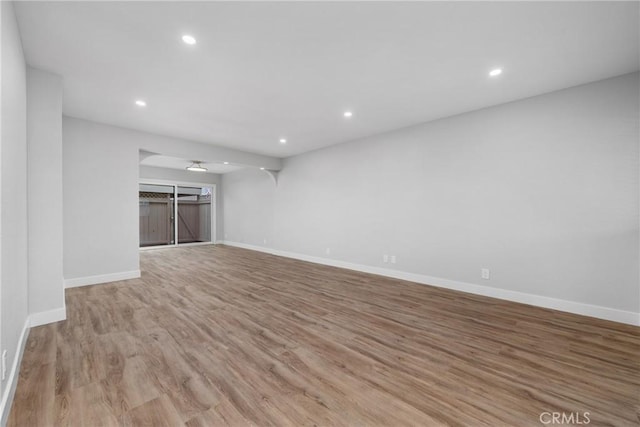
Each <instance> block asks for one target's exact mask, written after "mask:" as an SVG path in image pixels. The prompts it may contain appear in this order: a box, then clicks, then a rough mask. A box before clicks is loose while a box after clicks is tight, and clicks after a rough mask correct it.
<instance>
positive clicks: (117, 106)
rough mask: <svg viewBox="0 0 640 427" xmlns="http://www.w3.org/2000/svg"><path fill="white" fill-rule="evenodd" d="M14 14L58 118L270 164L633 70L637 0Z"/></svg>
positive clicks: (33, 8) (132, 7) (78, 6)
mask: <svg viewBox="0 0 640 427" xmlns="http://www.w3.org/2000/svg"><path fill="white" fill-rule="evenodd" d="M15 7H16V13H17V16H18V22H19V26H20V31H21V35H22V41H23V44H24V50H25V55H26V58H27V62H28V63H29V64H31V65H32V66H34V67H37V68H42V69H45V70H49V71H53V72H55V73H58V74H60V75H62V76H63V77H64V112H65V114H67V115H70V116H74V117H80V118H86V119H90V120H96V121H100V122H105V123H109V124H115V125H118V126H123V127H129V128H133V129H138V130H143V131H149V132H154V133H160V134H165V135H168V136H175V137H180V138H186V139H191V140H195V141H201V142H207V143H212V144H217V145H223V146H228V147H232V148H236V149H241V150H247V151H252V152H255V153H261V154H268V155H273V156H278V157H286V156H290V155H294V154H298V153H302V152H305V151H309V150H313V149H316V148H319V147H323V146H328V145H332V144H336V143H339V142H344V141H348V140H351V139H355V138H360V137H364V136H368V135H372V134H376V133H380V132H384V131H388V130H391V129H396V128H400V127H404V126H408V125H411V124H416V123H420V122H424V121H428V120H432V119H435V118H439V117H444V116H448V115H453V114H457V113H461V112H464V111H469V110H473V109H477V108H481V107H485V106H489V105H495V104H499V103H503V102H507V101H511V100H515V99H520V98H524V97H528V96H532V95H536V94H540V93H545V92H549V91H553V90H556V89H560V88H565V87H569V86H574V85H578V84H582V83H586V82H589V81H594V80H599V79H603V78H607V77H611V76H615V75H620V74H625V73H629V72H633V71H636V70H638V69H639V50H640V46H639V41H638V25H639V24H638V7H639V4H638V2H514V3H508V2H449V3H447V2H423V3H421V2H401V3H400V2H397V3H393V2H372V3H368V2H366V3H363V2H353V3H337V2H325V3H322V2H315V3H310V2H307V3H293V2H279V3H267V2H255V3H245V2H233V3H231V2H216V3H206V2H193V3H192V2H126V3H125V2H18V3H17V4H16V6H15ZM185 33H189V34H192V35H193V36H195V37H196V38H197V41H198V43H197V45H195V46H187V45H185V44H183V43H182V41H181V36H182V35H183V34H185ZM496 66H500V67H503V68H504V73H503V75H502V76H500V77H498V78H496V79H490V78H489V77H488V76H487V73H488V71H489V70H491V69H492V68H494V67H496ZM137 98H143V99H145V100H146V101H147V103H148V106H147V107H146V108H139V107H136V106H135V105H134V100H135V99H137ZM346 109H350V110H353V112H354V117H353V118H352V119H350V120H345V119H344V118H343V117H342V112H343V111H344V110H346ZM281 137H286V138H287V140H288V143H287V144H286V145H281V144H279V143H278V139H279V138H281Z"/></svg>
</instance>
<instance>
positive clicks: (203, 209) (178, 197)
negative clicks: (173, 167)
mask: <svg viewBox="0 0 640 427" xmlns="http://www.w3.org/2000/svg"><path fill="white" fill-rule="evenodd" d="M212 190H213V188H212V187H200V186H178V185H158V184H140V187H139V193H138V194H139V203H140V247H141V248H142V247H151V246H171V245H181V244H188V243H191V244H193V243H208V242H211V241H212V237H213V236H212V197H213V196H212ZM176 202H177V203H176Z"/></svg>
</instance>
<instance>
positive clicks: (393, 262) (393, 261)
mask: <svg viewBox="0 0 640 427" xmlns="http://www.w3.org/2000/svg"><path fill="white" fill-rule="evenodd" d="M395 263H396V256H395V255H391V264H395Z"/></svg>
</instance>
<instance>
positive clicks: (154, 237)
mask: <svg viewBox="0 0 640 427" xmlns="http://www.w3.org/2000/svg"><path fill="white" fill-rule="evenodd" d="M174 193H175V189H174V186H173V185H150V184H140V189H139V193H138V195H139V199H140V247H145V246H163V245H172V244H173V243H174V241H175V240H174V237H175V230H174V221H173V218H174V210H175V208H174V203H173V201H174Z"/></svg>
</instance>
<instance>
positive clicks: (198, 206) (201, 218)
mask: <svg viewBox="0 0 640 427" xmlns="http://www.w3.org/2000/svg"><path fill="white" fill-rule="evenodd" d="M177 200H178V243H179V244H180V243H198V242H210V241H211V188H208V187H178V199H177Z"/></svg>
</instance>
